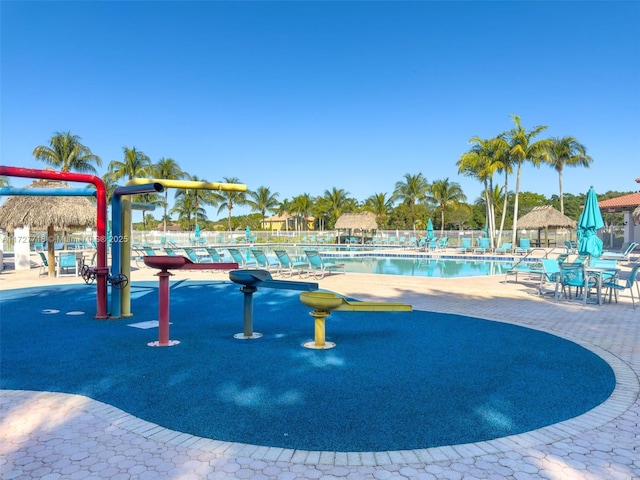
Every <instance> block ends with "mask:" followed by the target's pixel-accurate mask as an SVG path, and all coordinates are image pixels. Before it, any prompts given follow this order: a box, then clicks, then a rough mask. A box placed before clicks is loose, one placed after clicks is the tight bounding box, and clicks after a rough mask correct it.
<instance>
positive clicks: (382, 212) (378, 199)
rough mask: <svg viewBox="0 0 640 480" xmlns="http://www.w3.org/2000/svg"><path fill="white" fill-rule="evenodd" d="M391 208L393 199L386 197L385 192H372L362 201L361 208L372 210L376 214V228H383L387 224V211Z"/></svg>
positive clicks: (389, 211)
mask: <svg viewBox="0 0 640 480" xmlns="http://www.w3.org/2000/svg"><path fill="white" fill-rule="evenodd" d="M392 208H393V200H392V199H391V198H390V197H389V198H387V194H386V193H374V194H373V195H371V196H370V197H369V198H367V199H366V200H365V201H364V207H363V209H364V210H366V211H368V212H372V213H373V214H374V215H375V216H376V222H377V224H378V228H381V229H382V228H384V227H386V225H387V220H388V218H389V213H391V209H392Z"/></svg>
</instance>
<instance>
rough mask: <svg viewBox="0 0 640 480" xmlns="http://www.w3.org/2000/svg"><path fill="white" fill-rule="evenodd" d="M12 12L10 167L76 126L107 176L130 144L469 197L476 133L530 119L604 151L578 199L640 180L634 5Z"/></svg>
mask: <svg viewBox="0 0 640 480" xmlns="http://www.w3.org/2000/svg"><path fill="white" fill-rule="evenodd" d="M0 8H1V11H0V14H1V49H2V50H1V54H2V56H1V67H2V80H1V81H2V83H1V94H2V96H1V100H0V102H1V103H0V107H1V120H0V126H1V134H2V139H1V146H0V162H1V163H2V164H3V165H10V166H23V167H30V168H44V167H45V164H44V163H42V162H38V161H36V160H35V159H34V158H33V156H32V152H33V149H34V148H35V147H36V146H38V145H46V144H48V141H49V139H50V138H51V136H52V135H53V134H54V133H55V132H57V131H67V130H70V131H71V132H72V133H73V134H75V135H79V136H80V137H81V138H82V141H83V143H84V144H85V145H87V146H88V147H90V148H91V149H92V151H93V152H94V153H95V154H97V155H99V156H100V157H101V158H102V160H103V168H102V169H101V170H100V174H102V173H104V172H105V171H106V166H107V165H108V163H109V161H111V160H114V159H117V160H122V158H123V147H125V146H127V147H134V146H135V147H136V148H137V149H139V150H142V151H143V152H144V153H146V154H147V155H148V156H149V157H150V158H151V160H152V161H153V162H157V161H158V160H159V159H160V158H161V157H171V158H173V159H175V160H176V161H177V162H178V163H179V164H180V165H181V166H182V168H183V169H184V170H186V171H187V172H189V173H190V174H192V175H197V176H198V177H199V178H201V179H206V180H208V181H222V179H223V178H224V177H236V178H239V179H240V181H241V182H242V183H245V184H246V185H247V186H248V188H249V189H257V188H258V187H259V186H267V187H269V188H271V190H272V191H273V192H277V193H278V194H279V197H278V198H279V199H280V200H283V199H285V198H287V199H291V198H292V197H294V196H296V195H300V194H303V193H309V194H311V195H313V196H320V195H322V194H323V193H324V191H325V190H328V189H331V188H333V187H336V188H342V189H344V190H345V191H347V192H349V193H350V195H351V196H353V197H355V198H356V199H358V200H360V201H364V200H365V199H366V198H367V197H368V196H370V195H372V194H374V193H388V194H391V193H392V191H393V189H394V185H395V183H396V182H397V181H400V180H402V179H403V176H404V175H405V174H406V173H410V174H417V173H422V174H423V175H424V176H425V177H426V178H427V180H428V181H429V182H431V181H434V180H440V179H444V178H449V180H450V181H455V182H458V183H460V185H461V186H462V187H463V190H464V191H465V193H466V194H467V196H468V199H469V201H473V200H475V199H476V198H477V197H478V196H479V195H480V192H481V188H482V187H481V184H480V183H478V182H477V181H475V180H473V179H469V178H466V177H462V176H460V175H458V173H457V167H456V162H457V160H458V159H459V157H460V155H461V154H463V153H464V152H465V151H467V150H468V149H469V146H470V145H469V143H468V141H469V139H470V138H471V137H473V136H475V135H478V136H481V137H485V138H488V137H493V136H495V135H497V134H499V133H501V132H504V131H506V130H509V129H511V128H512V126H513V122H512V120H511V118H510V115H511V114H517V115H519V116H520V117H521V121H522V124H523V125H524V126H525V127H527V128H532V127H534V126H537V125H547V126H548V127H549V128H548V129H547V130H546V131H545V132H543V134H542V135H541V136H540V138H548V137H552V136H565V135H572V136H575V137H576V138H577V139H578V140H579V141H580V142H581V143H583V144H584V145H585V146H586V147H587V151H588V153H589V154H590V155H591V156H592V157H593V158H594V163H593V165H592V167H591V168H590V169H582V168H580V169H567V170H566V171H565V173H564V178H563V180H564V191H565V192H568V193H574V194H580V193H584V192H586V191H587V189H588V188H589V186H590V185H593V186H594V187H595V189H596V191H597V192H598V193H604V192H606V191H608V190H619V191H630V190H634V191H635V190H637V189H638V185H637V184H636V183H635V182H634V179H635V178H637V177H640V32H639V29H638V25H640V2H638V1H622V2H616V1H606V2H597V1H587V2H582V1H567V2H560V1H553V2H544V1H535V2H523V1H519V2H516V1H469V2H464V1H463V2H452V1H450V2H436V1H407V2H405V1H393V2H384V1H352V2H343V1H324V2H313V1H285V2H275V1H261V2H249V1H236V2H224V1H199V2H170V1H159V2H150V1H149V2H135V1H110V2H100V1H83V2H80V1H72V2H56V1H48V2H43V1H38V2H28V1H6V0H3V1H2V2H1V5H0ZM27 183H30V180H26V179H12V185H14V186H21V185H24V184H27ZM510 183H511V186H512V187H513V186H514V181H513V180H511V182H510ZM521 189H522V190H526V191H534V192H538V193H541V194H544V195H547V196H550V195H553V194H557V193H558V179H557V174H556V173H555V171H554V170H552V169H551V168H550V167H547V166H543V167H541V168H540V169H535V168H533V167H529V168H526V169H525V170H524V171H523V175H522V187H521ZM233 213H234V214H239V213H247V212H243V211H242V210H241V209H234V212H233ZM208 216H209V219H216V218H219V217H223V218H224V217H225V216H226V212H223V213H222V214H221V215H220V216H218V215H217V214H216V212H215V210H213V209H209V210H208Z"/></svg>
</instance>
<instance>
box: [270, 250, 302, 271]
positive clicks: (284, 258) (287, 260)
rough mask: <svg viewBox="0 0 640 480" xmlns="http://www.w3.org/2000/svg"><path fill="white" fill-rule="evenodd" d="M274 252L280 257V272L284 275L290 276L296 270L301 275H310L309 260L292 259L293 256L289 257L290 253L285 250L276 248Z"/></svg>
mask: <svg viewBox="0 0 640 480" xmlns="http://www.w3.org/2000/svg"><path fill="white" fill-rule="evenodd" d="M273 253H275V254H276V257H278V263H279V264H280V267H279V269H278V273H279V274H280V275H282V276H283V277H290V276H291V275H293V274H294V272H295V273H298V275H300V276H301V277H305V276H307V275H308V273H307V271H308V268H309V262H302V261H298V260H291V257H289V254H288V253H287V252H286V251H285V250H274V251H273Z"/></svg>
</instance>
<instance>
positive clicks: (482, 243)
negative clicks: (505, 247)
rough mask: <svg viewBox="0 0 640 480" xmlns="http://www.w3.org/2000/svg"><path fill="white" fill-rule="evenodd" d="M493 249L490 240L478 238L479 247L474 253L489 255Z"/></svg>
mask: <svg viewBox="0 0 640 480" xmlns="http://www.w3.org/2000/svg"><path fill="white" fill-rule="evenodd" d="M490 249H491V244H490V243H489V239H488V238H478V246H477V247H476V248H474V249H473V253H487V252H488V251H489V250H490Z"/></svg>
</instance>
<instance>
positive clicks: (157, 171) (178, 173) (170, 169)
mask: <svg viewBox="0 0 640 480" xmlns="http://www.w3.org/2000/svg"><path fill="white" fill-rule="evenodd" d="M151 176H152V177H154V178H159V179H163V180H181V179H183V178H186V177H187V176H188V174H187V173H186V172H184V171H182V168H180V166H179V165H178V163H177V162H176V161H175V160H174V159H173V158H164V157H162V158H161V159H160V160H158V163H155V164H154V165H152V166H151ZM168 206H169V189H168V188H165V189H164V203H163V209H164V215H163V217H162V226H163V231H164V232H165V233H166V232H167V208H168Z"/></svg>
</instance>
